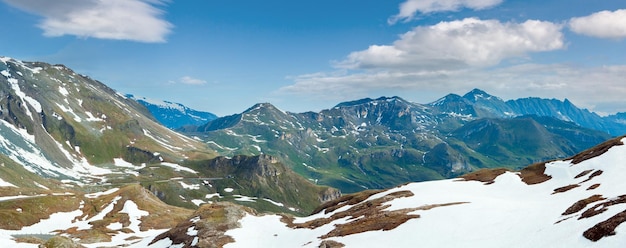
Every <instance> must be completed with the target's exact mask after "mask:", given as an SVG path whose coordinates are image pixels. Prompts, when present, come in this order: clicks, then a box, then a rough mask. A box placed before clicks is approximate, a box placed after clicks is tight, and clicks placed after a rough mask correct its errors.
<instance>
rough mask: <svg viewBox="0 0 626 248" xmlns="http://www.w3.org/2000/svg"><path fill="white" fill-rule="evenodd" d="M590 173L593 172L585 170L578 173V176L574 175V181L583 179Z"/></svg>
mask: <svg viewBox="0 0 626 248" xmlns="http://www.w3.org/2000/svg"><path fill="white" fill-rule="evenodd" d="M592 171H593V170H586V171H583V172H581V173H579V174H578V175H576V176H575V177H574V179H576V178H581V177H584V176H586V175H587V174H589V173H591V172H592Z"/></svg>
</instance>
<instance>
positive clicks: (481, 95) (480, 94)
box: [463, 88, 502, 102]
mask: <svg viewBox="0 0 626 248" xmlns="http://www.w3.org/2000/svg"><path fill="white" fill-rule="evenodd" d="M463 98H465V99H467V100H470V101H472V102H477V101H479V100H481V99H482V100H487V101H489V100H498V101H502V99H500V98H498V97H496V96H493V95H490V94H489V93H487V92H485V91H483V90H481V89H478V88H475V89H473V90H471V91H470V92H467V93H466V94H465V95H463Z"/></svg>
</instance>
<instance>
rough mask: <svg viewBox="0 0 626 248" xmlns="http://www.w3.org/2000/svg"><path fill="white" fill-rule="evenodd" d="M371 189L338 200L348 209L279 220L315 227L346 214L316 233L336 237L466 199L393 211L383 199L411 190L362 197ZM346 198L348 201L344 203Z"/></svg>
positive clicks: (391, 225) (386, 225) (294, 225)
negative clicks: (325, 230) (312, 217)
mask: <svg viewBox="0 0 626 248" xmlns="http://www.w3.org/2000/svg"><path fill="white" fill-rule="evenodd" d="M375 193H377V192H367V193H365V194H356V195H348V196H345V198H344V199H343V201H340V202H339V204H340V205H341V206H346V205H352V207H350V208H349V209H347V210H345V211H341V212H337V213H334V214H333V215H331V216H330V217H328V218H318V219H315V220H311V221H307V222H305V223H293V218H292V217H288V216H283V218H282V219H281V221H283V222H284V223H286V224H287V226H289V227H291V228H309V229H315V228H318V227H320V226H323V225H326V224H329V223H331V222H333V221H335V220H338V219H342V218H345V217H349V218H348V220H347V221H348V223H345V224H336V225H335V229H333V230H332V231H330V232H329V233H327V234H325V235H322V236H321V237H319V238H321V239H325V238H330V237H340V236H346V235H351V234H355V233H362V232H368V231H376V230H383V231H386V230H392V229H395V228H396V227H398V226H400V225H402V224H403V223H405V222H406V221H408V220H410V219H414V218H419V217H420V216H419V215H417V214H409V213H410V212H413V211H416V210H429V209H432V208H435V207H442V206H450V205H456V204H463V203H466V202H454V203H445V204H433V205H425V206H421V207H416V208H406V209H398V210H394V211H385V209H387V208H389V207H390V206H391V205H389V204H385V203H387V202H389V201H392V200H394V199H397V198H401V197H410V196H413V192H411V191H408V190H404V191H397V192H393V193H389V194H387V195H385V196H383V197H380V198H376V199H372V200H367V201H365V200H366V199H367V198H369V196H371V195H373V194H375ZM356 199H363V200H361V201H360V202H358V201H357V200H356ZM346 202H350V204H346ZM325 209H326V211H327V212H329V211H328V209H337V208H336V207H332V206H326V208H325Z"/></svg>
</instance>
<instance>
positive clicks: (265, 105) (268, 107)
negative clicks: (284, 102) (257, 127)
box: [243, 102, 284, 113]
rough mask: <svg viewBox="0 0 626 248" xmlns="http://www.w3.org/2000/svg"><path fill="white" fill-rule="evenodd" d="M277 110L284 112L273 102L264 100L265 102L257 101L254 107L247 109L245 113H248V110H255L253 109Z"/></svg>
mask: <svg viewBox="0 0 626 248" xmlns="http://www.w3.org/2000/svg"><path fill="white" fill-rule="evenodd" d="M263 109H266V110H277V111H280V112H284V111H282V110H280V109H278V108H277V107H276V106H274V105H273V104H271V103H269V102H263V103H257V104H254V105H253V106H252V107H250V108H248V109H246V110H245V111H243V113H248V112H253V111H257V110H263Z"/></svg>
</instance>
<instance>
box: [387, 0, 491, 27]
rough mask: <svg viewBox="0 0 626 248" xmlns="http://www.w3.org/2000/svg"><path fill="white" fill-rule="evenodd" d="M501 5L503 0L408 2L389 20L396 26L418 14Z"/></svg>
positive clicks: (428, 0) (416, 0) (424, 0)
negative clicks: (397, 23)
mask: <svg viewBox="0 0 626 248" xmlns="http://www.w3.org/2000/svg"><path fill="white" fill-rule="evenodd" d="M500 3H502V0H407V1H406V2H403V3H401V4H400V12H399V13H398V14H397V15H395V16H392V17H391V18H389V20H388V22H389V23H390V24H394V23H396V22H398V21H400V20H405V21H408V20H412V19H414V18H415V15H416V14H417V12H421V13H431V12H444V11H458V10H459V9H461V8H469V9H474V10H479V9H486V8H490V7H493V6H496V5H498V4H500Z"/></svg>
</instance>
